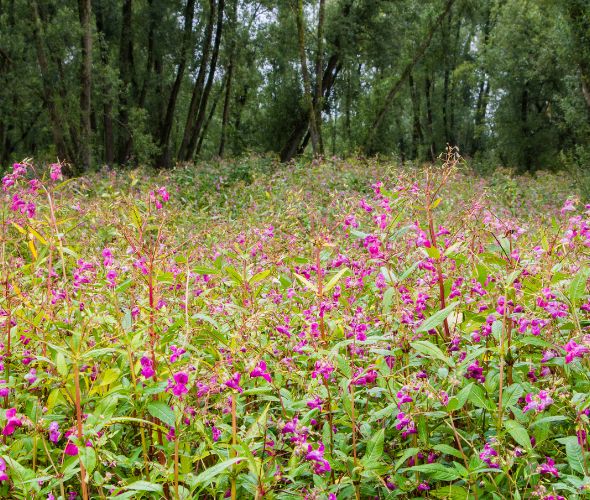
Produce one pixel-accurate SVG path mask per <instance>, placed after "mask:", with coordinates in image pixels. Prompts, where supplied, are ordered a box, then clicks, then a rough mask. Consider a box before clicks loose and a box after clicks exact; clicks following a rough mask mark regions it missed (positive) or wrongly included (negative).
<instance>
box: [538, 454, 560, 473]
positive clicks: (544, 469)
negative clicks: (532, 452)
mask: <svg viewBox="0 0 590 500" xmlns="http://www.w3.org/2000/svg"><path fill="white" fill-rule="evenodd" d="M537 470H538V472H539V473H541V474H552V475H553V476H555V477H559V471H558V470H557V468H556V467H555V460H553V459H552V458H550V457H545V463H544V464H541V465H539V467H538V469H537Z"/></svg>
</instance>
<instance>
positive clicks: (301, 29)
mask: <svg viewBox="0 0 590 500" xmlns="http://www.w3.org/2000/svg"><path fill="white" fill-rule="evenodd" d="M296 20H297V42H298V47H299V62H300V64H301V76H302V77H303V99H304V101H305V108H306V109H305V113H306V114H307V115H308V116H309V125H310V126H309V128H310V134H311V146H312V148H313V155H314V156H317V155H318V154H319V153H320V152H319V138H318V128H317V121H316V117H317V115H316V111H315V108H314V104H313V95H312V93H311V80H310V77H309V71H308V69H307V56H306V54H305V26H304V19H303V0H297V11H296Z"/></svg>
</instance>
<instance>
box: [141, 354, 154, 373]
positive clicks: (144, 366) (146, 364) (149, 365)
mask: <svg viewBox="0 0 590 500" xmlns="http://www.w3.org/2000/svg"><path fill="white" fill-rule="evenodd" d="M139 362H140V363H141V374H142V375H143V376H144V377H145V378H151V377H153V376H154V375H155V374H156V372H155V371H154V363H153V361H152V360H151V359H150V358H148V357H147V356H142V358H141V359H140V360H139Z"/></svg>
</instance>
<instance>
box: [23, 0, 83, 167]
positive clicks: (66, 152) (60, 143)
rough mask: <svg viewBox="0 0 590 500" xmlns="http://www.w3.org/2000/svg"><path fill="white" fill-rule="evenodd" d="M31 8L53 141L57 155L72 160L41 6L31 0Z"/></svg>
mask: <svg viewBox="0 0 590 500" xmlns="http://www.w3.org/2000/svg"><path fill="white" fill-rule="evenodd" d="M30 5H31V9H32V15H33V37H34V40H35V50H36V52H37V61H38V63H39V69H40V72H41V81H42V84H43V97H44V99H45V105H46V106H47V111H48V113H49V121H50V123H51V135H52V137H53V142H54V143H55V147H56V148H57V156H58V159H59V160H61V161H67V162H71V161H72V159H73V152H72V151H71V150H70V148H69V147H68V145H67V143H66V138H65V136H64V134H63V128H62V126H63V124H62V123H61V122H62V120H61V113H60V110H59V107H58V104H57V103H56V99H55V95H54V92H53V89H54V87H53V86H52V85H51V83H50V77H49V63H48V62H47V56H46V54H45V48H44V46H43V39H42V35H41V33H42V25H41V19H40V17H39V7H38V5H37V1H36V0H32V1H31V4H30Z"/></svg>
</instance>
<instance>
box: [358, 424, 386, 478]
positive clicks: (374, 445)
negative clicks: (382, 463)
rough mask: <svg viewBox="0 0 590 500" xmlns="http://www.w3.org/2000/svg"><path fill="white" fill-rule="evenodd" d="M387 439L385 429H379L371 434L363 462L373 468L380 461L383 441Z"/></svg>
mask: <svg viewBox="0 0 590 500" xmlns="http://www.w3.org/2000/svg"><path fill="white" fill-rule="evenodd" d="M384 439H385V429H383V428H382V429H379V430H378V431H377V432H376V433H375V434H373V435H372V436H371V439H369V441H368V442H367V451H366V453H365V456H364V457H363V458H362V460H361V462H362V464H363V465H364V466H365V467H368V468H371V467H373V466H375V465H376V464H377V462H379V460H380V459H381V456H382V455H383V441H384Z"/></svg>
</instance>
